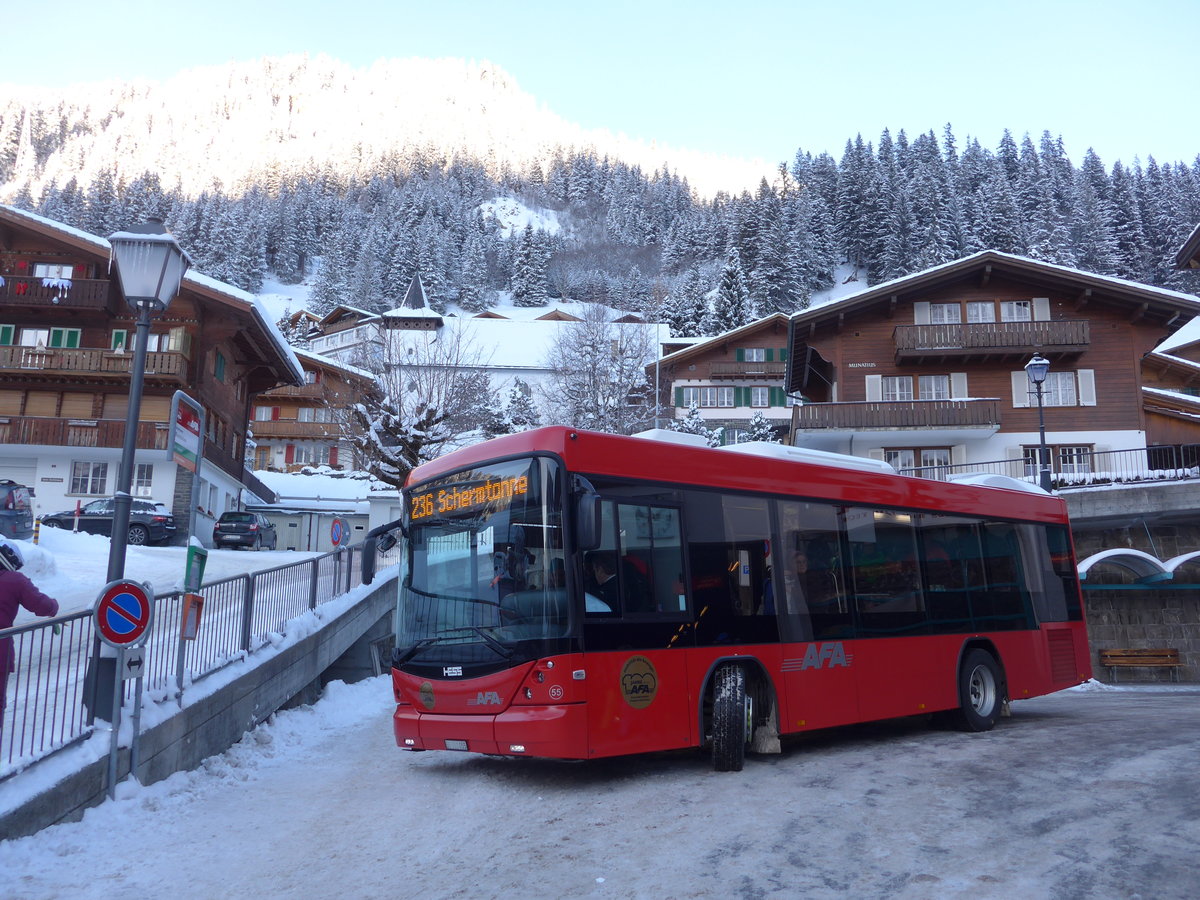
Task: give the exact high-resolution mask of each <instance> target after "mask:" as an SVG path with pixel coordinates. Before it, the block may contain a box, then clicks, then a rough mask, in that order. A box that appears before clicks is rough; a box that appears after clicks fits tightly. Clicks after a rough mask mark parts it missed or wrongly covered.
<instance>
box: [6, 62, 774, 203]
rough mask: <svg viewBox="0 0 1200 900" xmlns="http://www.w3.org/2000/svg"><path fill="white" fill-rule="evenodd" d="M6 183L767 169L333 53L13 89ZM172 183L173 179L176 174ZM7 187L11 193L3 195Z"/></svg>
mask: <svg viewBox="0 0 1200 900" xmlns="http://www.w3.org/2000/svg"><path fill="white" fill-rule="evenodd" d="M0 97H3V98H4V100H3V101H2V102H0V183H3V182H4V181H8V182H9V183H10V187H9V191H10V192H11V191H12V190H13V189H14V186H16V185H20V184H24V183H26V182H30V183H32V185H33V186H34V188H33V193H34V195H35V196H36V194H37V192H38V188H40V186H41V185H43V184H46V183H48V182H49V181H51V180H54V181H57V183H58V184H59V185H64V184H66V183H67V182H68V181H69V180H70V179H71V178H72V177H75V178H77V179H78V182H79V184H80V186H81V187H85V186H86V185H87V184H89V183H90V182H91V180H92V178H94V177H95V176H96V175H97V174H98V173H99V172H101V171H102V170H104V169H106V168H113V167H115V169H116V171H117V173H118V175H119V176H124V177H125V178H126V179H127V180H132V179H133V178H136V177H137V176H138V175H140V174H142V173H143V172H147V171H150V172H159V173H163V181H164V184H163V187H164V188H166V189H171V188H173V187H175V186H176V185H174V184H172V183H171V178H173V177H177V178H178V179H179V184H178V187H179V188H180V189H181V190H182V192H183V193H184V194H185V195H189V196H196V195H197V194H199V193H200V192H202V191H205V190H209V191H211V190H217V191H222V192H224V193H226V194H235V195H236V194H237V193H238V188H239V186H242V185H245V184H247V183H250V182H258V183H262V182H263V181H264V180H265V179H264V173H268V176H267V177H269V173H270V172H272V171H275V172H285V173H286V172H288V171H296V170H300V169H312V168H316V169H318V170H323V171H325V172H328V173H329V174H330V175H332V176H334V177H342V178H345V177H348V176H356V175H362V174H364V173H371V172H374V171H377V170H378V164H379V163H380V162H381V161H386V160H388V159H400V158H403V157H406V156H408V155H410V154H411V153H412V152H413V151H422V152H424V153H425V154H426V155H427V156H428V157H430V158H432V159H443V158H445V159H456V158H470V159H481V160H484V161H485V162H486V163H487V164H488V166H489V168H490V169H492V170H493V171H492V174H493V175H496V174H498V173H499V172H500V171H501V170H502V169H503V168H505V167H512V168H515V169H522V168H524V167H526V166H527V165H528V164H530V163H532V162H541V163H544V162H545V161H547V160H549V159H550V158H551V157H552V156H553V154H554V151H555V150H556V148H565V149H567V150H570V149H572V148H577V149H579V150H584V151H586V150H594V151H595V152H596V154H597V155H598V156H604V155H609V156H611V157H613V158H614V159H621V160H623V161H625V162H627V163H630V164H634V165H639V166H641V167H642V168H643V169H644V170H645V171H647V172H652V171H654V170H655V169H658V168H661V167H662V166H663V165H664V164H665V165H667V166H669V167H670V168H671V169H672V170H673V171H678V172H679V173H680V174H682V175H684V176H685V177H687V178H688V180H689V182H690V183H691V185H692V186H693V187H695V188H697V189H698V190H700V191H701V192H702V193H711V192H713V191H715V190H718V189H723V190H727V191H738V190H741V189H742V188H747V187H751V188H752V187H754V186H755V185H757V184H758V182H759V179H760V178H761V177H762V176H764V175H767V176H769V175H770V172H771V167H770V166H767V165H766V164H764V163H762V162H756V161H745V160H734V159H729V158H725V157H715V156H711V155H706V154H703V153H698V152H693V151H689V150H684V149H678V148H669V147H664V146H661V145H657V144H647V143H644V142H641V141H635V140H631V139H629V138H626V137H623V136H617V135H613V134H610V133H608V132H605V131H587V130H584V129H582V128H580V127H579V126H577V125H574V124H572V123H570V122H567V121H565V120H564V119H562V118H561V117H559V116H558V115H556V114H555V113H553V112H552V111H550V110H548V109H546V108H545V107H544V106H542V105H540V104H539V103H538V101H537V100H536V98H534V97H532V96H531V95H529V94H527V93H525V92H524V91H522V90H521V89H520V87H519V86H518V85H517V83H516V81H515V80H514V79H513V78H512V76H510V75H509V74H508V73H506V72H505V71H504V70H503V69H501V68H499V67H498V66H495V65H493V64H491V63H489V62H478V63H477V62H473V61H472V62H468V61H464V60H459V59H437V60H431V59H393V60H381V61H379V62H376V63H375V64H373V65H371V66H370V67H368V68H365V69H359V68H354V67H352V66H349V65H347V64H345V63H342V62H339V61H337V60H334V59H331V58H329V57H326V56H316V57H311V58H310V57H308V56H289V57H283V58H266V59H261V60H257V61H255V62H248V63H229V64H226V65H224V66H217V67H206V68H197V69H192V70H189V71H185V72H182V73H181V74H179V75H176V76H175V77H173V78H170V79H168V80H166V81H163V82H136V83H106V84H91V85H79V86H76V87H73V88H69V89H65V90H54V91H50V90H47V89H43V88H22V87H13V86H6V87H4V88H0ZM167 173H170V174H167ZM3 196H4V191H3V189H2V188H0V198H3Z"/></svg>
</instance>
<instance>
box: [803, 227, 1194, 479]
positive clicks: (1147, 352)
mask: <svg viewBox="0 0 1200 900" xmlns="http://www.w3.org/2000/svg"><path fill="white" fill-rule="evenodd" d="M1197 314H1200V298H1197V297H1194V296H1192V295H1190V294H1183V293H1180V292H1177V291H1170V290H1164V289H1160V288H1155V287H1151V286H1149V285H1144V284H1138V283H1135V282H1130V281H1124V280H1121V279H1117V278H1110V277H1105V276H1101V275H1094V274H1091V273H1088V272H1083V271H1079V270H1075V269H1069V268H1066V267H1063V266H1057V265H1052V264H1049V263H1043V262H1038V261H1035V260H1031V259H1026V258H1023V257H1017V256H1011V255H1008V254H1004V253H999V252H996V251H984V252H981V253H976V254H974V255H972V256H969V257H966V258H963V259H960V260H956V261H955V262H952V263H947V264H946V265H942V266H938V267H936V268H933V269H929V270H926V271H923V272H918V273H916V274H913V275H910V276H907V277H904V278H899V279H895V280H893V281H890V282H887V283H884V284H880V285H876V286H875V287H872V288H870V289H869V290H866V291H862V292H860V293H858V294H854V295H852V296H849V297H845V298H842V299H840V300H837V301H834V302H830V303H826V304H824V305H821V306H817V307H815V308H812V309H808V310H804V311H802V312H799V313H796V314H795V315H793V316H792V317H791V320H790V323H789V334H788V340H787V346H788V351H789V356H788V371H787V376H786V384H785V386H786V388H787V390H788V392H789V393H790V394H792V395H793V396H796V397H798V398H800V401H801V402H800V405H797V406H795V407H793V409H792V413H793V418H792V427H793V441H794V442H795V443H796V444H798V445H802V446H808V447H813V448H817V449H825V450H834V451H838V452H843V453H852V454H855V455H860V456H872V457H876V458H880V459H886V460H888V461H890V462H892V463H894V464H896V465H897V466H899V467H903V468H909V467H917V468H922V467H931V466H933V467H936V466H945V465H950V464H958V463H968V462H970V463H974V462H983V461H993V460H1006V459H1007V460H1014V461H1019V460H1024V461H1025V462H1026V464H1027V466H1032V465H1033V464H1034V462H1035V461H1036V452H1037V448H1038V447H1039V417H1038V405H1037V399H1036V393H1034V392H1033V391H1032V389H1031V385H1030V383H1029V379H1028V377H1027V375H1026V372H1025V369H1024V366H1025V364H1026V363H1027V362H1028V361H1029V360H1030V359H1031V358H1032V357H1033V355H1034V354H1041V355H1042V356H1043V357H1044V358H1046V359H1048V360H1049V361H1050V373H1049V375H1048V376H1047V379H1046V382H1045V383H1044V384H1043V412H1044V419H1045V428H1046V436H1047V437H1046V439H1047V443H1048V445H1050V448H1051V451H1052V458H1053V460H1054V467H1055V469H1056V470H1060V469H1061V470H1069V469H1070V467H1071V465H1072V461H1073V460H1076V459H1079V458H1081V457H1082V456H1083V455H1085V454H1088V455H1091V454H1095V453H1101V452H1103V451H1106V450H1131V449H1139V448H1140V449H1144V448H1146V447H1148V446H1155V445H1178V444H1195V443H1200V422H1198V420H1197V419H1195V418H1193V417H1191V416H1190V414H1187V415H1184V416H1182V417H1181V416H1179V415H1177V414H1176V412H1172V411H1167V407H1168V406H1169V405H1170V404H1166V403H1165V402H1164V397H1163V395H1162V393H1161V392H1162V391H1164V390H1165V391H1169V392H1171V393H1172V394H1173V395H1177V396H1173V397H1172V398H1171V399H1172V402H1173V403H1175V404H1176V405H1179V404H1182V405H1184V406H1186V405H1188V404H1187V401H1186V400H1177V397H1181V396H1184V393H1183V391H1182V388H1183V387H1184V386H1185V385H1188V384H1190V383H1192V382H1194V381H1195V378H1196V372H1195V371H1187V370H1186V367H1184V366H1182V364H1180V365H1176V364H1174V363H1172V362H1171V361H1170V360H1166V359H1160V358H1156V357H1155V354H1154V349H1155V347H1156V346H1157V345H1158V344H1159V343H1161V342H1162V341H1163V340H1164V339H1165V338H1167V337H1168V336H1170V335H1171V334H1173V333H1174V332H1175V331H1176V330H1177V329H1179V328H1180V327H1181V326H1182V325H1183V324H1184V323H1186V322H1187V321H1189V320H1190V319H1192V318H1193V317H1195V316H1196V315H1197ZM1144 387H1146V388H1148V390H1143V388H1144ZM1196 412H1200V407H1198V408H1197V410H1196ZM1018 468H1019V467H1018Z"/></svg>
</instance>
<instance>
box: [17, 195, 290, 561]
mask: <svg viewBox="0 0 1200 900" xmlns="http://www.w3.org/2000/svg"><path fill="white" fill-rule="evenodd" d="M134 332H135V315H134V312H133V310H132V309H131V308H130V307H129V306H128V305H127V304H126V303H125V301H124V298H123V297H122V296H121V293H120V289H119V287H118V284H117V281H116V275H115V273H112V272H110V270H109V245H108V242H107V241H106V240H104V239H103V238H100V237H97V236H95V235H90V234H87V233H85V232H82V231H79V230H78V229H74V228H70V227H69V226H66V225H63V224H61V223H57V222H53V221H51V220H48V219H45V218H42V217H40V216H36V215H33V214H31V213H27V212H23V211H21V210H17V209H14V208H12V207H8V206H0V477H3V478H12V479H13V480H15V481H19V482H22V483H24V484H27V485H29V486H30V487H32V488H34V489H35V492H36V497H37V507H36V511H37V512H39V513H48V512H55V511H58V510H61V509H68V508H73V507H74V506H75V505H76V503H77V502H80V501H84V502H85V501H88V500H92V499H96V498H98V497H105V496H110V495H111V494H112V493H113V491H114V490H115V488H116V480H117V470H118V468H119V465H120V457H121V448H122V445H123V442H124V434H125V419H126V414H127V411H128V403H129V385H130V369H131V363H132V359H133V346H132V345H133V339H134ZM303 382H304V373H303V371H302V370H301V368H300V366H299V363H298V362H297V360H296V358H295V356H294V355H293V354H292V352H291V350H290V348H289V347H288V346H287V344H286V343H285V342H284V341H283V338H282V336H281V335H280V333H279V331H278V329H277V328H276V327H275V325H274V323H273V322H271V321H270V319H269V317H268V316H266V315H265V313H264V311H263V310H262V308H261V307H260V306H259V305H258V304H257V303H256V301H255V299H254V298H253V297H252V296H251V295H249V294H246V293H244V292H243V291H240V290H238V289H237V288H234V287H231V286H230V285H226V284H223V283H221V282H219V281H216V280H215V279H211V278H208V277H207V276H204V275H202V274H200V273H197V272H188V273H187V274H186V275H185V276H184V279H183V284H182V287H181V289H180V292H179V295H178V296H177V297H176V299H175V300H174V301H173V302H172V303H171V305H170V307H169V308H168V309H167V310H166V311H164V312H163V313H161V314H159V315H156V316H155V317H154V318H153V321H152V324H151V330H150V343H149V350H148V354H147V358H146V369H145V386H144V390H143V397H142V403H141V409H140V415H139V426H138V435H137V448H138V449H137V455H136V465H135V473H134V484H133V493H134V495H135V496H140V497H146V498H149V499H153V500H155V501H158V502H162V503H165V504H166V505H168V506H169V507H171V508H172V509H173V511H174V513H175V515H176V517H177V519H178V520H179V521H180V523H181V525H184V526H185V523H187V522H188V520H189V517H188V513H189V507H188V504H189V498H190V496H191V489H192V474H191V472H190V471H188V470H186V469H181V468H179V467H177V466H176V465H175V463H174V462H172V459H171V453H170V448H169V447H168V446H167V440H168V430H169V418H170V407H171V398H172V396H173V394H174V393H175V391H177V390H181V391H184V392H186V393H187V394H188V395H189V396H191V397H192V398H193V399H195V400H197V401H199V403H200V404H201V405H202V406H203V408H204V412H205V436H204V448H203V463H202V465H201V469H200V485H199V490H198V491H197V493H196V497H197V505H198V507H199V509H200V512H201V516H202V518H201V519H200V520H199V521H198V525H197V528H198V535H199V536H200V537H201V538H202V539H203V538H204V537H205V535H206V533H207V534H209V535H211V529H210V528H206V527H205V525H206V524H210V523H207V522H206V521H205V520H204V518H203V517H208V518H212V517H215V516H217V515H219V514H220V513H221V512H223V511H224V510H226V509H229V508H232V507H235V506H236V505H237V504H238V503H239V500H240V492H241V490H242V488H243V486H250V487H252V488H253V489H254V490H255V492H256V493H258V494H259V495H260V496H261V495H262V494H263V493H264V492H265V493H268V494H269V491H266V489H265V488H263V487H262V486H261V485H258V484H256V482H255V480H254V479H253V476H251V475H250V474H249V473H248V472H247V471H246V467H245V463H246V459H245V453H246V435H247V422H248V420H249V418H250V411H251V409H252V408H253V407H254V404H255V400H256V398H257V397H258V395H260V394H262V393H263V392H264V391H268V390H270V389H271V388H274V387H276V386H278V385H281V384H296V385H299V384H303ZM184 530H186V527H184V528H181V532H182V531H184Z"/></svg>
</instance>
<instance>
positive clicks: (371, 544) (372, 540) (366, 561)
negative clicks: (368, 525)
mask: <svg viewBox="0 0 1200 900" xmlns="http://www.w3.org/2000/svg"><path fill="white" fill-rule="evenodd" d="M399 525H400V522H399V521H395V522H389V523H388V524H386V525H380V526H379V527H378V528H372V529H371V530H370V531H368V532H367V536H366V537H365V538H363V545H362V583H363V584H370V583H371V582H372V581H374V580H375V566H376V565H377V562H376V558H377V556H378V555H379V554H380V553H387V552H388V551H389V550H391V549H392V548H393V547H395V546H396V535H395V534H393V533H392V532H393V530H394V529H395V528H397V527H399Z"/></svg>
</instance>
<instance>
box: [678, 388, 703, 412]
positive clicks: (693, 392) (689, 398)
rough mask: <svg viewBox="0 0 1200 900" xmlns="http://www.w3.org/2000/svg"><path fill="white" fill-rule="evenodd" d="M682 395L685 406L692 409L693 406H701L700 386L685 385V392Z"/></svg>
mask: <svg viewBox="0 0 1200 900" xmlns="http://www.w3.org/2000/svg"><path fill="white" fill-rule="evenodd" d="M680 397H681V399H682V400H683V406H684V407H685V408H688V409H690V408H691V407H693V406H699V405H700V388H698V387H685V388H684V389H683V393H682V394H681V395H680Z"/></svg>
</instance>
